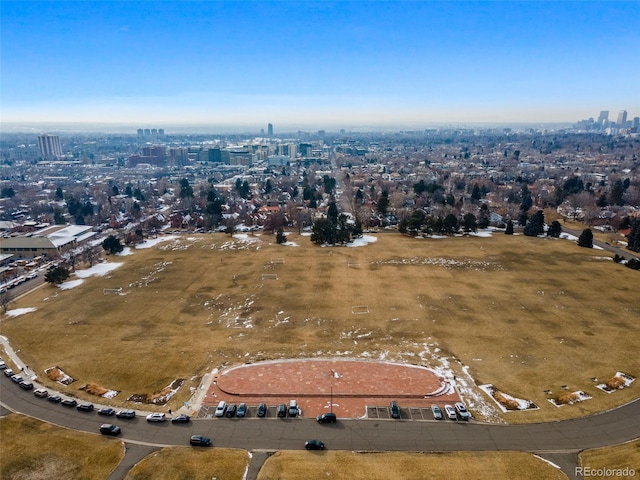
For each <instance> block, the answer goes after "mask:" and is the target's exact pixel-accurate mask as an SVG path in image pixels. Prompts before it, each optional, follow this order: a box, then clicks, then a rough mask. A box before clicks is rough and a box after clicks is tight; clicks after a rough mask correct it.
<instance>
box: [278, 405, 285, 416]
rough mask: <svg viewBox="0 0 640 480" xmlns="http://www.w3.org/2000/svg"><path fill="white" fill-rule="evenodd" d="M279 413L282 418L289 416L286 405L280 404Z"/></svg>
mask: <svg viewBox="0 0 640 480" xmlns="http://www.w3.org/2000/svg"><path fill="white" fill-rule="evenodd" d="M277 412H278V416H279V417H280V418H282V417H286V416H287V407H286V405H285V404H284V403H281V404H279V405H278V410H277Z"/></svg>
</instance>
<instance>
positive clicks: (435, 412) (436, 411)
mask: <svg viewBox="0 0 640 480" xmlns="http://www.w3.org/2000/svg"><path fill="white" fill-rule="evenodd" d="M431 413H433V418H435V419H436V420H442V419H443V418H444V417H443V416H442V410H440V407H439V406H438V405H436V404H435V403H434V404H433V405H431Z"/></svg>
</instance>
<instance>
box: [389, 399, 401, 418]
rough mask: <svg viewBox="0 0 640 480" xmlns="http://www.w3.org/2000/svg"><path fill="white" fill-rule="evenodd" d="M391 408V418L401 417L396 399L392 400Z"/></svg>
mask: <svg viewBox="0 0 640 480" xmlns="http://www.w3.org/2000/svg"><path fill="white" fill-rule="evenodd" d="M389 410H391V418H400V407H399V406H398V403H397V402H396V401H393V402H391V405H390V406H389Z"/></svg>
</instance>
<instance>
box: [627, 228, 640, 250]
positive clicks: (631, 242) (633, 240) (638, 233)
mask: <svg viewBox="0 0 640 480" xmlns="http://www.w3.org/2000/svg"><path fill="white" fill-rule="evenodd" d="M627 248H628V249H629V250H631V251H632V252H640V220H634V221H633V223H632V224H631V232H630V233H629V237H628V238H627Z"/></svg>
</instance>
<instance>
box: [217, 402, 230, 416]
mask: <svg viewBox="0 0 640 480" xmlns="http://www.w3.org/2000/svg"><path fill="white" fill-rule="evenodd" d="M226 410H227V402H225V401H224V400H220V402H219V403H218V406H217V407H216V412H215V416H216V417H223V416H224V412H225V411H226Z"/></svg>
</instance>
